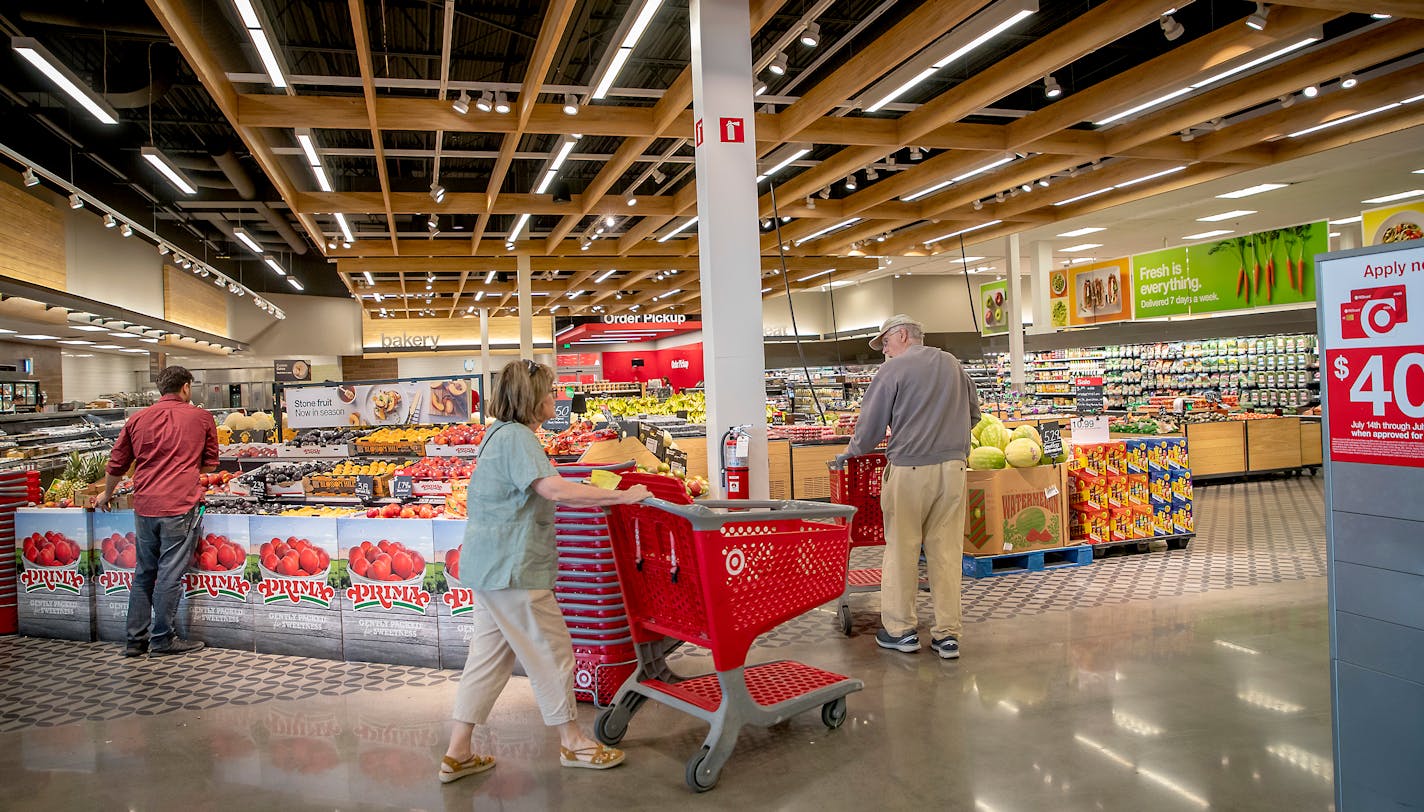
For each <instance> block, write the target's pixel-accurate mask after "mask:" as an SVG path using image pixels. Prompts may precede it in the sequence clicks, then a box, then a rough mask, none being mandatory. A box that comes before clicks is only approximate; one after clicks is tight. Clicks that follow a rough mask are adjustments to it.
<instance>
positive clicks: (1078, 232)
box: [1058, 226, 1107, 237]
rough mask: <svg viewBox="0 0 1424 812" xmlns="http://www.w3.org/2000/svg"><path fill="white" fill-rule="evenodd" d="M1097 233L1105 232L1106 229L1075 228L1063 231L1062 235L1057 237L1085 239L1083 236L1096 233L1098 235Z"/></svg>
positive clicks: (1095, 227)
mask: <svg viewBox="0 0 1424 812" xmlns="http://www.w3.org/2000/svg"><path fill="white" fill-rule="evenodd" d="M1099 231H1107V229H1106V228H1103V227H1102V226H1084V227H1083V228H1075V229H1073V230H1072V231H1065V232H1063V233H1062V234H1059V235H1058V236H1060V237H1085V236H1087V235H1089V234H1096V233H1098V232H1099Z"/></svg>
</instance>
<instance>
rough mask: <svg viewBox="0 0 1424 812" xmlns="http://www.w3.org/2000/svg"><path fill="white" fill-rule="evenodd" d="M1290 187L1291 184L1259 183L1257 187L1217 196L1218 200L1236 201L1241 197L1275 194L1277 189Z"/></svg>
mask: <svg viewBox="0 0 1424 812" xmlns="http://www.w3.org/2000/svg"><path fill="white" fill-rule="evenodd" d="M1289 185H1290V184H1289V183H1258V184H1256V185H1255V186H1247V187H1246V188H1245V189H1237V190H1236V191H1234V192H1227V193H1226V194H1223V195H1217V198H1218V199H1221V200H1236V199H1237V198H1241V197H1250V196H1251V195H1258V194H1260V193H1262V192H1273V191H1275V190H1276V189H1284V188H1286V187H1287V186H1289Z"/></svg>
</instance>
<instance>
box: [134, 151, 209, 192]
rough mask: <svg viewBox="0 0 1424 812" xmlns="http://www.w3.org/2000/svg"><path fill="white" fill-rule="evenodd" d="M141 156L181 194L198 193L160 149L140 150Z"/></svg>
mask: <svg viewBox="0 0 1424 812" xmlns="http://www.w3.org/2000/svg"><path fill="white" fill-rule="evenodd" d="M139 154H140V155H142V156H143V159H144V160H145V161H148V162H149V163H150V164H153V168H154V169H157V170H158V171H159V173H161V174H162V175H163V177H165V178H167V179H168V182H169V183H171V184H173V185H174V186H176V187H178V190H179V191H180V192H182V193H184V194H188V195H193V194H197V193H198V190H197V188H196V187H194V186H193V184H192V182H191V181H189V180H188V178H186V177H184V175H183V173H182V172H180V171H178V167H176V166H174V165H173V163H172V162H170V161H169V160H168V156H167V155H164V154H163V153H162V152H160V151H159V150H158V148H156V147H143V148H142V149H140V150H139Z"/></svg>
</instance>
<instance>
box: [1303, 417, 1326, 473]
mask: <svg viewBox="0 0 1424 812" xmlns="http://www.w3.org/2000/svg"><path fill="white" fill-rule="evenodd" d="M1322 439H1323V438H1322V437H1321V432H1320V421H1319V420H1302V421H1300V464H1301V465H1324V464H1325V460H1324V455H1325V448H1324V443H1323V442H1322Z"/></svg>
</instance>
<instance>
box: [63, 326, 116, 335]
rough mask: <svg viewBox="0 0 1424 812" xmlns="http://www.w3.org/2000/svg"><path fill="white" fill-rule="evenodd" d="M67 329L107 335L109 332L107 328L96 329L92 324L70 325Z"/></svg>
mask: <svg viewBox="0 0 1424 812" xmlns="http://www.w3.org/2000/svg"><path fill="white" fill-rule="evenodd" d="M69 329H71V330H79V331H80V332H84V333H107V332H108V331H109V328H107V327H98V326H95V325H93V324H71V325H69Z"/></svg>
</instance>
